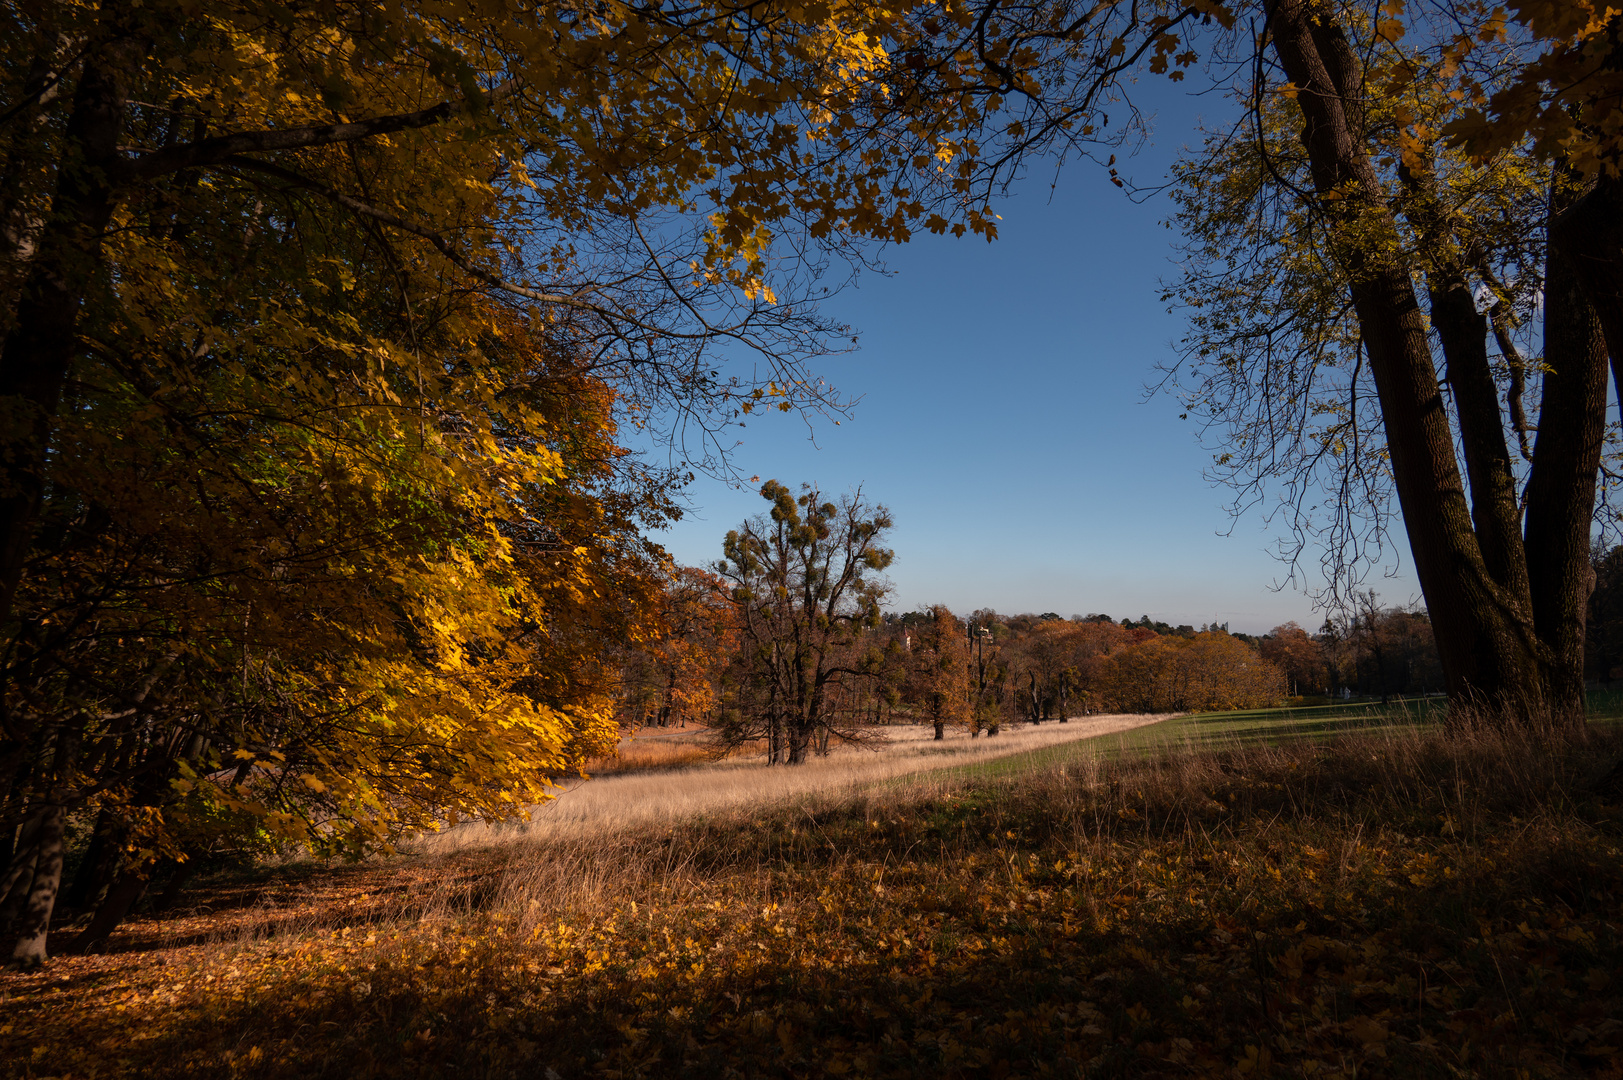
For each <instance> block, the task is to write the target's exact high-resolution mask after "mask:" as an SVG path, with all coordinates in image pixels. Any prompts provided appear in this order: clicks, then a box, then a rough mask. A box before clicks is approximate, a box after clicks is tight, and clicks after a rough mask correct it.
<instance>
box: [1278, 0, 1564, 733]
mask: <svg viewBox="0 0 1623 1080" xmlns="http://www.w3.org/2000/svg"><path fill="white" fill-rule="evenodd" d="M1271 30H1272V33H1273V46H1274V50H1275V53H1276V54H1277V56H1278V57H1279V60H1280V63H1281V65H1282V66H1283V67H1284V70H1285V72H1286V75H1287V76H1288V77H1289V79H1290V81H1291V82H1292V83H1293V84H1294V85H1295V86H1296V87H1298V88H1299V94H1298V96H1297V101H1298V104H1299V105H1300V107H1301V109H1302V115H1303V118H1304V124H1305V127H1304V131H1303V134H1302V142H1303V145H1304V146H1305V147H1306V149H1307V153H1308V160H1309V164H1310V167H1311V171H1312V175H1313V183H1314V187H1315V189H1316V190H1317V191H1318V193H1319V194H1321V195H1326V194H1330V195H1332V196H1333V197H1332V198H1327V199H1325V200H1324V202H1323V205H1324V210H1325V213H1326V214H1327V216H1329V217H1330V218H1331V220H1332V222H1333V223H1334V222H1346V224H1347V226H1348V228H1347V229H1346V234H1345V235H1346V237H1347V238H1346V239H1343V240H1342V241H1341V242H1340V248H1339V250H1338V252H1337V255H1338V258H1339V259H1340V261H1341V264H1342V267H1343V269H1344V270H1345V272H1346V273H1347V275H1348V278H1349V282H1350V292H1351V296H1352V301H1353V307H1354V310H1355V312H1356V314H1357V317H1358V322H1359V326H1360V329H1361V330H1362V333H1363V337H1364V346H1365V349H1366V351H1367V353H1368V356H1369V362H1370V369H1371V371H1372V373H1373V374H1374V377H1375V385H1376V390H1377V392H1378V396H1379V398H1380V404H1381V416H1382V422H1383V425H1384V427H1385V431H1386V441H1387V449H1388V452H1389V454H1390V460H1391V464H1392V475H1393V479H1394V481H1395V485H1396V488H1397V494H1398V503H1399V506H1400V508H1401V510H1402V513H1403V521H1404V527H1405V529H1406V531H1407V533H1408V537H1409V547H1410V550H1411V552H1412V553H1413V556H1414V562H1415V571H1416V574H1417V576H1418V577H1419V579H1420V585H1421V589H1422V590H1423V591H1424V593H1425V596H1426V602H1427V607H1428V609H1429V612H1430V615H1431V619H1432V624H1433V627H1434V630H1435V634H1436V642H1437V651H1438V654H1439V657H1440V658H1441V661H1442V666H1443V672H1444V675H1445V679H1446V683H1447V689H1448V694H1449V697H1450V699H1451V702H1453V703H1454V704H1455V705H1457V706H1463V707H1469V708H1474V709H1479V710H1480V709H1487V710H1490V711H1492V712H1494V713H1498V712H1499V711H1500V710H1504V711H1505V713H1506V714H1507V715H1513V716H1518V717H1520V718H1523V719H1535V718H1537V719H1542V718H1543V717H1545V716H1546V715H1547V713H1548V705H1549V702H1550V699H1551V697H1552V694H1551V687H1552V686H1554V685H1560V686H1563V687H1570V686H1571V685H1573V680H1574V679H1577V680H1580V682H1579V683H1578V684H1577V685H1579V686H1580V688H1581V678H1582V667H1581V664H1582V659H1581V657H1582V649H1581V633H1582V630H1581V628H1579V629H1578V633H1579V635H1580V648H1579V650H1578V652H1577V654H1576V656H1577V660H1576V665H1577V666H1576V667H1574V666H1573V663H1574V661H1573V660H1572V655H1573V654H1570V653H1568V652H1566V651H1565V650H1562V649H1552V648H1551V646H1550V644H1549V643H1548V642H1546V641H1545V640H1542V639H1541V637H1540V635H1539V633H1538V630H1537V627H1536V617H1535V611H1536V610H1538V609H1539V608H1541V607H1542V606H1549V607H1550V608H1551V609H1552V610H1554V609H1561V610H1566V608H1567V607H1568V606H1569V601H1568V600H1567V599H1554V598H1552V597H1553V596H1555V595H1556V594H1559V595H1560V596H1563V597H1570V594H1571V591H1572V590H1571V587H1570V586H1571V582H1572V579H1573V575H1574V574H1575V572H1576V571H1575V567H1574V563H1573V561H1572V559H1571V558H1570V556H1569V554H1568V552H1567V551H1566V546H1567V542H1566V541H1564V540H1563V541H1559V542H1558V541H1557V540H1555V539H1554V537H1556V536H1560V537H1567V536H1568V535H1569V534H1570V525H1569V524H1568V523H1567V515H1570V514H1571V513H1574V512H1577V510H1578V509H1579V507H1577V506H1575V505H1574V504H1573V502H1572V497H1573V492H1572V483H1571V475H1572V474H1574V473H1577V472H1582V471H1583V462H1582V461H1580V460H1577V459H1576V458H1575V457H1574V455H1575V454H1577V455H1578V456H1579V457H1581V456H1582V453H1580V451H1579V449H1578V447H1580V446H1583V445H1587V438H1588V437H1587V435H1580V436H1575V437H1574V438H1571V439H1565V440H1562V439H1552V442H1551V444H1550V445H1549V446H1548V447H1542V448H1541V450H1540V453H1541V454H1542V455H1543V458H1542V459H1540V458H1539V457H1538V456H1535V465H1534V470H1533V471H1534V474H1535V476H1536V474H1539V473H1544V474H1546V475H1547V476H1549V477H1550V478H1551V479H1549V480H1548V481H1547V483H1549V484H1550V485H1551V487H1550V502H1549V505H1548V506H1547V507H1545V508H1544V509H1543V510H1541V511H1540V513H1539V515H1538V521H1537V522H1535V521H1534V520H1533V518H1534V513H1533V508H1532V506H1531V505H1530V506H1529V510H1528V513H1529V523H1528V532H1529V536H1530V537H1531V536H1532V535H1533V534H1534V533H1538V535H1539V536H1540V540H1539V543H1540V544H1541V545H1542V546H1541V547H1540V551H1541V553H1543V554H1541V555H1540V556H1539V557H1535V556H1534V555H1533V554H1532V553H1531V552H1527V553H1523V554H1520V556H1519V557H1518V551H1517V549H1518V548H1519V547H1520V546H1521V545H1519V544H1518V543H1517V542H1516V538H1515V536H1514V530H1511V529H1508V528H1506V525H1507V521H1506V518H1507V516H1508V509H1507V508H1506V507H1505V506H1504V502H1505V498H1504V497H1505V492H1504V490H1503V488H1504V485H1503V474H1502V473H1501V472H1499V470H1500V468H1501V467H1502V466H1501V463H1500V458H1499V451H1498V450H1497V449H1496V448H1495V447H1494V446H1493V440H1495V439H1497V440H1498V442H1499V443H1500V444H1501V445H1502V443H1503V436H1502V434H1500V433H1499V431H1500V424H1501V421H1500V419H1499V412H1498V405H1497V401H1496V400H1494V399H1493V397H1492V395H1491V394H1490V395H1489V396H1488V398H1486V399H1484V398H1483V393H1482V391H1483V388H1484V386H1483V382H1482V378H1481V374H1482V372H1481V365H1482V363H1483V362H1484V361H1485V356H1482V357H1479V356H1478V355H1477V352H1478V351H1479V348H1478V345H1477V343H1476V342H1474V341H1473V340H1472V339H1473V337H1474V335H1476V334H1477V333H1478V331H1479V330H1482V332H1483V334H1484V336H1485V329H1484V328H1482V327H1480V326H1478V325H1476V324H1477V323H1479V322H1480V317H1476V316H1475V313H1474V311H1472V312H1471V313H1470V314H1469V315H1467V313H1466V312H1465V310H1464V306H1463V304H1464V300H1465V297H1463V296H1462V295H1459V294H1458V292H1457V290H1456V289H1455V287H1454V286H1455V284H1456V283H1451V282H1446V281H1439V282H1438V283H1437V286H1438V287H1437V288H1436V289H1435V290H1434V300H1435V301H1436V302H1437V309H1436V311H1435V314H1436V315H1437V317H1438V322H1439V329H1440V330H1441V331H1442V333H1443V336H1444V341H1445V348H1448V347H1449V345H1450V344H1452V346H1453V352H1454V353H1455V355H1458V357H1459V359H1458V364H1459V368H1458V371H1457V372H1456V371H1455V369H1454V367H1453V364H1454V363H1455V356H1454V355H1450V357H1449V359H1450V363H1451V371H1450V373H1451V375H1454V374H1458V375H1460V376H1461V382H1460V383H1458V384H1456V402H1457V404H1458V406H1459V409H1460V420H1461V425H1460V426H1461V431H1462V437H1463V441H1464V443H1465V449H1466V453H1467V455H1468V460H1467V464H1468V467H1469V468H1471V469H1472V472H1473V476H1472V479H1473V494H1474V495H1475V496H1476V498H1477V503H1478V506H1477V510H1478V514H1476V515H1473V508H1472V506H1471V505H1470V503H1469V502H1468V500H1467V498H1466V493H1465V485H1464V482H1463V478H1462V476H1461V474H1460V470H1459V465H1458V462H1457V461H1456V458H1455V454H1454V440H1453V432H1452V430H1451V425H1450V421H1449V415H1448V412H1447V407H1446V404H1445V402H1444V400H1443V396H1442V392H1441V387H1440V385H1439V383H1438V380H1437V373H1436V369H1435V367H1434V366H1433V363H1432V358H1431V348H1430V343H1429V341H1428V339H1427V325H1426V319H1425V316H1424V314H1423V313H1422V311H1421V308H1420V304H1419V302H1418V299H1417V297H1416V295H1415V290H1414V284H1413V282H1414V275H1413V270H1414V267H1413V266H1412V265H1411V264H1409V263H1407V262H1403V261H1399V260H1398V259H1396V258H1394V257H1392V256H1389V255H1386V254H1383V252H1384V251H1388V250H1390V251H1399V250H1401V245H1398V244H1396V243H1382V242H1381V241H1382V240H1383V239H1384V238H1382V237H1380V236H1378V235H1374V234H1379V233H1382V232H1390V234H1391V237H1392V238H1393V239H1394V240H1395V238H1396V236H1397V232H1398V230H1397V224H1396V221H1395V219H1393V218H1392V216H1391V211H1390V209H1389V208H1388V204H1387V200H1386V193H1385V192H1384V191H1383V189H1382V184H1381V182H1380V180H1379V177H1378V176H1377V174H1376V172H1375V168H1374V165H1373V163H1372V162H1371V160H1370V158H1369V155H1368V151H1367V148H1366V146H1365V144H1364V139H1363V132H1362V121H1361V116H1362V94H1363V85H1362V81H1361V76H1359V74H1358V72H1357V68H1356V64H1353V63H1349V61H1348V57H1349V56H1350V55H1351V53H1350V50H1348V49H1347V48H1346V43H1345V38H1344V36H1343V35H1342V34H1341V32H1340V30H1339V28H1337V27H1335V26H1333V25H1331V24H1329V23H1327V22H1324V21H1320V20H1319V19H1318V18H1317V17H1316V16H1315V15H1314V14H1313V12H1312V11H1311V10H1310V7H1309V5H1308V4H1307V3H1306V0H1282V2H1281V3H1280V4H1279V5H1278V7H1277V8H1276V9H1275V13H1274V18H1273V21H1272V23H1271ZM1354 225H1356V228H1354V227H1353V226H1354ZM1335 227H1336V226H1335V225H1334V224H1332V228H1335ZM1580 351H1581V350H1580ZM1580 366H1581V365H1580ZM1575 375H1576V376H1577V378H1578V379H1579V382H1580V383H1581V384H1582V387H1584V388H1587V387H1588V386H1589V385H1590V384H1589V382H1587V381H1585V380H1586V379H1587V378H1588V376H1587V375H1584V374H1579V373H1577V372H1576V371H1575ZM1556 389H1557V391H1558V392H1561V393H1566V392H1567V391H1566V390H1565V389H1563V388H1562V387H1561V386H1560V385H1559V382H1558V385H1557V388H1556ZM1586 393H1587V390H1586V389H1581V388H1572V389H1571V390H1570V397H1571V398H1572V399H1573V400H1574V401H1579V400H1583V399H1584V397H1585V394H1586ZM1550 408H1551V405H1550V403H1549V402H1548V401H1546V409H1547V410H1548V409H1550ZM1490 409H1491V412H1490V411H1489V410H1490ZM1550 415H1552V416H1554V415H1556V414H1554V413H1551V414H1550ZM1580 415H1581V416H1587V414H1585V413H1582V412H1581V413H1580ZM1567 422H1568V421H1567V420H1566V419H1565V418H1563V419H1561V420H1559V421H1554V422H1552V423H1551V424H1550V425H1549V426H1552V427H1559V426H1561V425H1562V424H1564V423H1567ZM1587 423H1588V421H1587V419H1584V420H1583V421H1582V422H1580V423H1579V426H1580V427H1582V428H1584V429H1585V430H1587ZM1589 475H1590V491H1591V494H1590V498H1591V499H1592V498H1593V480H1594V474H1593V469H1591V470H1590V473H1589ZM1556 477H1566V478H1567V479H1566V480H1558V479H1555V478H1556ZM1533 483H1534V481H1533V480H1530V482H1529V486H1530V489H1531V487H1532V486H1533ZM1557 519H1560V520H1557ZM1479 528H1480V529H1481V532H1480V533H1479V531H1478V530H1479ZM1586 528H1587V526H1586ZM1540 530H1545V531H1544V532H1541V531H1540ZM1546 532H1547V533H1548V537H1546V535H1545V533H1546ZM1586 535H1587V534H1586ZM1585 546H1586V549H1587V544H1586V545H1585ZM1585 555H1586V560H1587V550H1586V552H1585ZM1541 558H1549V559H1551V560H1553V562H1551V563H1550V564H1549V565H1547V566H1544V567H1542V568H1540V570H1541V574H1542V575H1543V576H1541V578H1540V580H1539V582H1538V583H1537V584H1535V583H1534V582H1533V580H1532V578H1531V577H1530V576H1529V570H1530V569H1531V568H1532V567H1533V566H1535V565H1537V564H1538V562H1539V561H1540V559H1541ZM1562 582H1565V583H1566V584H1561V583H1562ZM1535 594H1538V595H1539V598H1540V602H1538V603H1535ZM1563 619H1567V621H1568V622H1569V623H1570V619H1568V616H1566V615H1560V616H1555V617H1553V620H1552V621H1551V623H1550V625H1556V624H1560V623H1561V622H1562V620H1563ZM1569 630H1570V626H1569ZM1558 696H1568V697H1569V696H1570V691H1562V694H1561V695H1558Z"/></svg>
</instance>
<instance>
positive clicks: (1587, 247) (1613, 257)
mask: <svg viewBox="0 0 1623 1080" xmlns="http://www.w3.org/2000/svg"><path fill="white" fill-rule="evenodd" d="M1550 248H1551V250H1552V251H1557V250H1559V251H1560V252H1561V253H1562V255H1563V257H1564V258H1565V259H1566V260H1567V262H1568V266H1569V267H1570V273H1571V274H1572V276H1573V277H1574V278H1575V279H1576V280H1577V282H1578V287H1579V288H1580V289H1582V290H1583V293H1584V295H1585V296H1586V297H1587V298H1588V300H1589V303H1590V305H1591V306H1593V307H1594V309H1595V315H1596V317H1597V318H1598V319H1599V321H1600V325H1601V328H1602V332H1603V334H1604V336H1605V340H1606V344H1607V346H1608V348H1609V351H1610V353H1611V358H1612V379H1613V382H1614V384H1615V386H1616V387H1617V390H1618V407H1619V409H1620V410H1623V179H1619V178H1618V177H1615V176H1603V177H1601V178H1600V179H1599V180H1597V181H1596V182H1595V185H1594V186H1593V187H1592V188H1590V189H1589V191H1588V192H1586V193H1585V194H1584V196H1583V197H1582V198H1580V199H1579V200H1578V201H1577V202H1575V203H1574V204H1573V205H1572V206H1570V207H1568V208H1567V209H1565V210H1564V211H1563V212H1562V213H1561V214H1560V215H1559V217H1558V218H1557V219H1556V221H1555V222H1553V223H1552V228H1551V231H1550Z"/></svg>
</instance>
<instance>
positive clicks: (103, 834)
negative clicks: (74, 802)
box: [62, 808, 118, 911]
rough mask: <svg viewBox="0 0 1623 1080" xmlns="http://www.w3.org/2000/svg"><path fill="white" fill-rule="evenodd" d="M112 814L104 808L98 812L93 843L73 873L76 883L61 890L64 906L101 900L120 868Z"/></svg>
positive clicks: (78, 908)
mask: <svg viewBox="0 0 1623 1080" xmlns="http://www.w3.org/2000/svg"><path fill="white" fill-rule="evenodd" d="M112 831H113V814H112V811H110V810H107V809H105V808H103V809H102V811H101V812H100V813H98V814H97V815H96V826H95V829H94V830H93V831H92V832H91V834H90V845H89V847H88V848H87V849H86V850H85V857H84V861H83V862H81V863H80V864H79V869H78V871H77V872H76V873H75V874H74V875H73V884H72V885H70V886H68V890H67V892H65V893H63V894H62V906H63V907H65V908H70V909H72V910H74V911H82V910H83V909H85V908H87V907H90V906H93V905H96V904H99V903H100V902H101V895H102V894H103V893H105V892H106V890H107V888H108V887H109V886H110V885H111V884H112V878H113V875H114V873H116V872H117V870H118V845H117V844H116V843H114V842H113V838H112V835H111V834H112Z"/></svg>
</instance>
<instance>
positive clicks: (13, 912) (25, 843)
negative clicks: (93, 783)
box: [0, 813, 45, 937]
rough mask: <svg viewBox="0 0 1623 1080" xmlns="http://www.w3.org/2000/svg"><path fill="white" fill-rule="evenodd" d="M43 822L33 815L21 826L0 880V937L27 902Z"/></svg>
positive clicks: (6, 931)
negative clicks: (3, 875)
mask: <svg viewBox="0 0 1623 1080" xmlns="http://www.w3.org/2000/svg"><path fill="white" fill-rule="evenodd" d="M44 820H45V817H44V814H43V813H37V814H34V815H33V816H32V817H30V818H29V819H28V820H27V821H25V822H24V823H23V826H22V829H21V830H20V835H19V836H18V838H17V845H16V849H15V850H14V851H13V852H12V853H11V858H10V859H8V860H7V861H6V872H5V877H3V878H0V937H3V936H5V935H7V934H10V933H11V929H12V927H14V926H15V925H16V924H17V920H18V918H20V917H21V916H22V913H23V905H25V904H26V903H27V902H28V890H29V889H30V888H31V887H32V886H33V884H34V863H35V861H36V859H37V858H38V857H39V830H40V826H41V825H42V824H43V823H44Z"/></svg>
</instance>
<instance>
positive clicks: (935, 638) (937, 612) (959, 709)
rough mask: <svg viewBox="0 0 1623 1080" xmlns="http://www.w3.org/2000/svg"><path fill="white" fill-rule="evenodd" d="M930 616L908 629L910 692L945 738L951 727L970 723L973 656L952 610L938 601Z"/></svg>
mask: <svg viewBox="0 0 1623 1080" xmlns="http://www.w3.org/2000/svg"><path fill="white" fill-rule="evenodd" d="M926 615H927V618H926V619H924V620H922V621H920V622H917V623H914V624H912V625H911V626H909V628H908V630H907V635H908V641H907V646H906V650H907V656H906V664H907V672H908V680H907V684H906V694H907V698H908V700H909V701H910V703H911V704H913V705H914V706H915V707H916V708H919V709H922V710H923V712H924V714H925V715H926V716H927V717H928V718H929V722H930V724H931V725H932V726H933V727H934V729H935V737H936V738H937V739H945V738H946V737H947V728H948V727H949V726H951V727H961V726H967V725H968V723H969V717H970V709H971V701H970V686H969V657H968V654H967V653H966V652H965V648H964V629H963V627H962V626H961V625H960V624H959V622H958V619H957V618H956V617H955V616H954V615H953V613H952V612H951V611H950V610H948V609H947V608H946V607H943V606H942V605H940V604H937V605H935V606H934V607H932V608H930V609H929V611H928V612H926Z"/></svg>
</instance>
